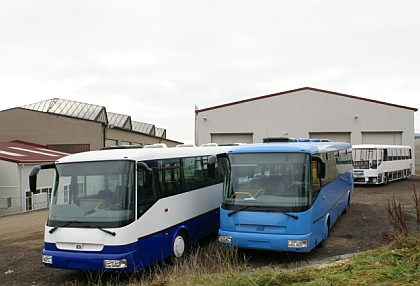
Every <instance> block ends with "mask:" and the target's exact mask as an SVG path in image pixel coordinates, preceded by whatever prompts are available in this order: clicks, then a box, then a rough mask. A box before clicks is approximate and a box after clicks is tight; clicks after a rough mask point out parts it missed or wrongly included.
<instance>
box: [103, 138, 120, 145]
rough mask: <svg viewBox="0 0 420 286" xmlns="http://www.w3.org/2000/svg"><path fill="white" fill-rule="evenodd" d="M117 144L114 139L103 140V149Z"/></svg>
mask: <svg viewBox="0 0 420 286" xmlns="http://www.w3.org/2000/svg"><path fill="white" fill-rule="evenodd" d="M117 145H118V142H117V140H114V139H106V140H105V147H111V146H117Z"/></svg>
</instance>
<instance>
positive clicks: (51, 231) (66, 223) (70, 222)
mask: <svg viewBox="0 0 420 286" xmlns="http://www.w3.org/2000/svg"><path fill="white" fill-rule="evenodd" d="M72 223H80V221H67V222H64V223H62V224H59V225H57V226H55V227H53V228H52V229H50V231H49V233H53V232H54V231H56V230H57V229H58V228H59V227H66V226H68V225H69V224H72Z"/></svg>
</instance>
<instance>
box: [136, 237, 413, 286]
mask: <svg viewBox="0 0 420 286" xmlns="http://www.w3.org/2000/svg"><path fill="white" fill-rule="evenodd" d="M220 270H221V272H218V273H213V274H212V273H208V274H206V273H201V274H200V275H194V274H192V273H190V274H189V275H186V276H182V277H180V276H178V277H176V276H172V277H168V278H167V279H164V280H163V281H162V280H161V281H160V282H159V281H154V282H152V281H150V282H151V283H150V284H132V285H167V286H171V285H187V286H189V285H207V286H213V285H261V286H262V285H264V286H268V285H340V286H341V285H417V284H419V285H420V235H418V234H417V235H413V236H405V237H400V238H397V239H396V240H395V241H393V242H392V243H391V244H389V245H387V246H383V247H381V248H379V249H377V250H373V251H369V252H366V253H364V254H360V255H357V256H355V257H353V258H351V259H349V260H348V261H346V262H338V263H336V264H333V265H329V266H325V267H311V268H304V269H297V270H274V269H268V270H267V271H250V269H247V268H246V266H243V265H242V269H241V267H239V268H238V269H233V268H231V269H229V270H228V271H226V270H224V269H220ZM191 274H192V275H191ZM160 283H161V284H160Z"/></svg>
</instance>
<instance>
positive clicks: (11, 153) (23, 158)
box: [0, 140, 70, 163]
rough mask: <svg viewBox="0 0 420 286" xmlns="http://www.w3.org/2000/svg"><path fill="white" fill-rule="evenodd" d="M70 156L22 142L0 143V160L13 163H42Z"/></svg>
mask: <svg viewBox="0 0 420 286" xmlns="http://www.w3.org/2000/svg"><path fill="white" fill-rule="evenodd" d="M67 155H70V153H66V152H62V151H56V150H51V149H47V147H46V146H43V145H38V144H33V143H29V142H24V141H18V140H16V141H11V142H0V160H2V161H9V162H14V163H43V162H55V161H56V160H58V159H60V158H62V157H64V156H67Z"/></svg>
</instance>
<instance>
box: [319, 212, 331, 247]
mask: <svg viewBox="0 0 420 286" xmlns="http://www.w3.org/2000/svg"><path fill="white" fill-rule="evenodd" d="M329 236H330V218H329V217H328V219H327V224H326V226H325V237H324V238H323V239H322V240H321V242H320V243H319V244H318V245H317V246H318V247H319V248H323V247H324V246H325V244H326V243H327V238H328V237H329Z"/></svg>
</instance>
